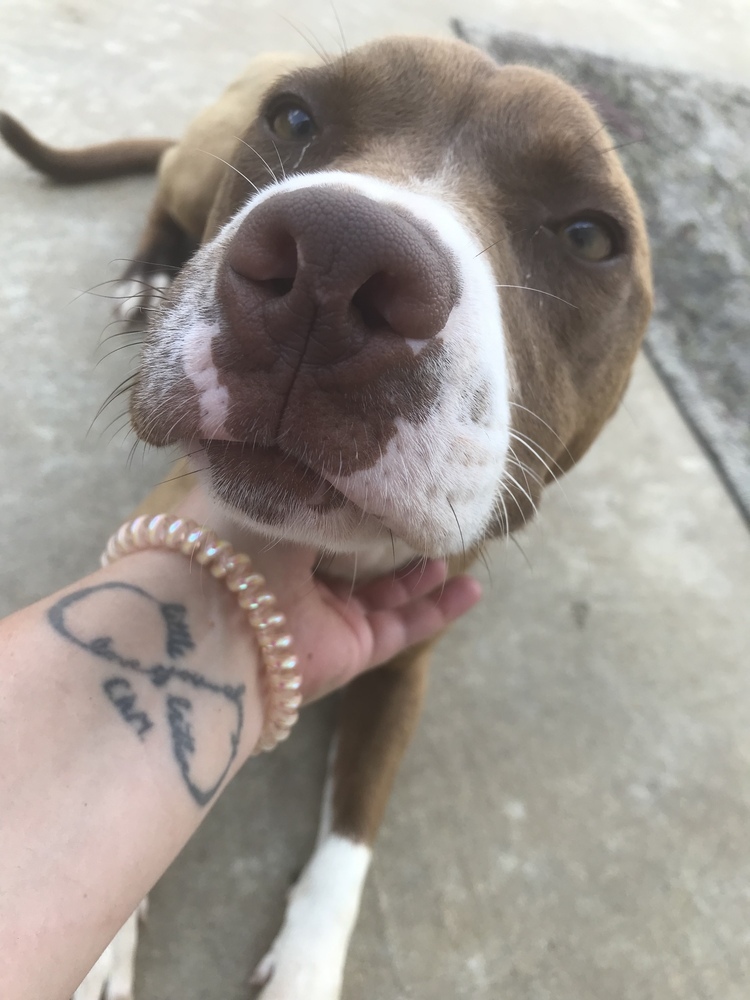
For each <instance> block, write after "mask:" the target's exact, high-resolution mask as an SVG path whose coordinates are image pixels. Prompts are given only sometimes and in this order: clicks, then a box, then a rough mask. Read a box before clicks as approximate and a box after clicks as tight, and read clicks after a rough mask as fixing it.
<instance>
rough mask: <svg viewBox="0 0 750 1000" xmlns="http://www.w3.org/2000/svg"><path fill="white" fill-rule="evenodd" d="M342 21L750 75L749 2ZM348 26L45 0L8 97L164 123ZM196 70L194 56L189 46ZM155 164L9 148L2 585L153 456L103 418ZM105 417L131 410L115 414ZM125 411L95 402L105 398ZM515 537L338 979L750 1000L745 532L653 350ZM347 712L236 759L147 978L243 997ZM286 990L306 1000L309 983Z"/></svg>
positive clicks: (148, 962) (173, 895) (83, 125)
mask: <svg viewBox="0 0 750 1000" xmlns="http://www.w3.org/2000/svg"><path fill="white" fill-rule="evenodd" d="M336 7H337V9H338V12H339V15H340V17H341V20H342V23H343V26H344V32H345V35H346V39H347V42H349V43H350V44H353V43H354V42H356V41H359V40H361V39H362V38H363V37H368V36H373V35H377V34H384V33H387V32H391V31H394V30H404V31H414V30H421V31H429V32H433V33H434V32H436V31H440V32H444V33H445V32H447V28H446V25H447V22H448V19H449V17H450V16H452V15H454V14H462V15H464V16H471V17H472V18H473V19H480V18H482V17H487V18H490V17H491V18H493V19H494V20H495V22H496V23H498V24H499V26H500V27H502V26H507V27H508V28H514V29H516V30H527V31H528V30H531V31H536V32H537V33H539V34H541V35H544V36H545V37H548V38H557V39H559V40H560V41H565V42H574V41H575V42H578V43H579V44H588V45H591V46H593V47H594V48H596V49H597V50H599V51H614V52H616V53H617V54H621V55H629V56H631V57H634V58H641V59H645V60H647V61H651V62H654V63H660V62H661V63H669V64H670V65H674V66H676V67H678V68H701V69H703V70H705V71H707V72H708V71H711V72H716V73H720V74H722V75H725V76H727V77H729V78H737V79H740V78H744V79H747V78H748V76H749V75H750V63H749V62H748V61H747V59H746V45H747V38H748V27H749V26H750V9H748V8H747V6H746V5H745V4H744V3H743V2H741V0H736V2H734V3H732V2H729V0H722V2H720V3H716V4H713V5H711V6H710V8H709V7H705V6H704V5H703V4H702V3H701V4H699V3H698V2H697V0H694V2H691V3H682V4H679V3H678V4H672V3H669V2H668V0H663V2H660V3H646V2H644V0H628V2H625V0H621V2H618V3H613V4H608V5H607V8H606V15H605V14H604V13H603V12H602V11H603V8H602V5H601V4H600V3H599V2H597V0H581V2H574V0H567V2H565V3H553V2H551V0H532V2H525V3H523V4H519V3H514V2H511V0H503V2H498V3H491V2H489V0H479V2H477V3H476V4H475V5H474V6H473V8H472V10H471V11H467V10H465V9H461V10H457V9H455V8H454V7H453V6H451V5H450V0H434V2H430V3H428V2H427V0H410V2H409V3H406V4H402V5H399V4H395V3H390V2H384V3H381V4H379V5H377V7H374V6H369V5H365V4H364V3H362V2H357V3H350V4H347V5H343V4H337V5H336ZM282 13H283V14H286V15H287V16H289V17H291V19H292V20H293V21H294V22H295V23H296V24H298V25H299V26H300V27H301V28H302V30H303V31H305V30H311V31H312V32H313V33H314V34H315V35H317V36H319V37H320V39H321V41H322V42H324V44H327V45H331V46H332V45H335V44H336V41H335V39H336V37H337V33H338V28H337V25H336V19H335V16H334V14H333V12H332V10H331V8H330V7H329V5H328V4H327V3H324V2H320V3H319V2H318V0H315V2H314V3H311V2H308V3H306V4H305V5H302V4H293V3H287V4H278V5H275V6H274V7H271V6H270V5H267V4H262V3H253V4H246V5H242V7H239V6H238V5H237V4H235V3H233V2H230V0H217V2H214V3H211V4H210V5H209V4H208V3H207V2H202V0H184V2H182V3H181V4H179V5H176V4H168V3H147V2H146V0H132V2H131V3H129V4H128V5H120V4H115V3H114V2H106V3H105V2H102V3H97V4H96V5H94V4H91V3H84V2H82V0H65V2H54V3H53V2H52V0H24V2H23V3H21V2H16V3H8V2H7V0H6V3H5V4H4V5H3V6H2V8H0V103H2V104H5V105H7V106H8V107H9V108H10V109H12V110H14V111H15V112H17V113H18V114H19V115H20V116H21V117H22V118H25V119H26V120H28V121H29V123H31V124H33V125H35V126H36V127H37V128H38V129H39V130H40V132H42V133H43V134H45V135H47V136H48V137H49V138H51V139H54V140H57V141H65V140H69V141H71V142H78V141H93V140H96V139H103V138H106V137H109V136H115V135H120V134H124V133H131V134H135V133H144V134H148V133H157V132H164V131H167V132H172V131H174V130H176V129H177V128H179V126H180V125H181V124H182V123H183V122H184V121H185V120H186V119H187V118H188V117H189V116H190V113H191V111H192V110H193V109H194V108H195V107H196V106H197V105H200V104H202V103H205V101H206V99H207V98H208V97H210V96H212V94H213V93H214V92H215V91H216V90H217V89H218V88H219V87H220V86H222V85H223V83H224V82H225V81H226V80H227V79H228V78H229V77H230V76H231V75H232V73H233V72H235V70H236V69H238V68H239V67H240V66H241V65H242V63H243V62H244V61H245V59H246V58H247V57H248V56H249V55H251V54H252V53H253V52H256V51H259V50H260V49H262V48H265V47H270V46H274V47H279V46H283V47H291V48H294V47H300V46H302V45H303V44H304V43H303V42H302V41H301V40H300V39H299V37H298V36H297V35H296V34H295V32H294V31H293V30H292V29H291V28H290V27H289V26H288V25H287V24H286V23H285V22H284V21H283V20H282V19H281V17H280V16H279V14H282ZM198 67H199V69H198ZM149 191H150V186H149V183H148V182H147V181H128V182H122V183H116V184H115V183H112V184H107V185H102V186H99V187H91V188H85V189H80V190H77V191H61V190H57V189H54V188H52V187H50V186H48V185H45V184H43V183H40V182H39V180H38V179H37V178H35V177H33V176H32V175H30V174H28V173H27V172H26V170H25V169H24V168H23V166H21V165H19V164H16V163H14V162H13V161H12V160H11V159H10V157H8V156H7V155H5V153H3V152H2V151H0V212H2V223H3V224H2V226H1V227H0V260H2V271H1V273H0V349H2V352H3V353H2V357H3V361H2V365H0V387H1V395H0V422H1V423H0V426H2V428H3V433H2V438H1V440H0V467H1V468H2V472H3V476H2V480H1V485H2V494H1V495H2V504H1V505H0V516H1V517H2V520H3V523H2V529H3V530H2V535H1V536H0V537H2V538H3V539H4V540H5V541H4V542H3V543H2V562H1V564H0V599H1V600H2V606H3V609H4V610H9V609H10V608H11V607H14V606H16V605H18V604H20V603H23V602H25V601H28V600H30V599H32V598H33V597H35V596H38V595H40V594H42V593H44V592H45V591H47V590H49V589H51V588H53V587H55V586H58V585H60V584H63V583H65V582H67V581H68V580H70V579H71V578H72V577H73V576H74V575H75V574H78V573H81V572H84V571H85V570H86V569H87V568H89V567H90V566H92V565H93V564H94V561H95V555H96V553H97V552H98V550H99V547H100V545H101V541H102V540H103V539H104V538H105V537H106V535H107V533H108V532H109V531H110V530H111V528H112V526H113V525H115V524H117V523H118V521H119V519H120V517H121V516H122V515H123V514H124V513H125V511H126V510H127V509H128V508H129V507H130V506H131V505H132V504H133V503H134V502H135V501H136V500H137V499H138V498H139V496H140V495H141V494H142V492H144V491H145V490H146V488H147V487H148V486H150V485H151V484H152V483H153V482H154V481H155V479H156V478H157V477H158V476H159V475H160V474H161V473H162V470H163V467H164V460H163V458H162V457H160V456H156V455H149V456H147V457H146V460H145V462H143V463H142V461H141V456H140V453H138V454H137V455H136V459H135V461H134V462H133V464H132V466H131V467H130V468H129V469H128V467H127V461H126V460H127V454H128V449H129V442H125V443H122V442H121V441H119V439H115V441H114V442H112V443H110V442H109V437H110V435H111V433H112V432H111V431H104V429H103V425H102V424H101V423H100V424H98V425H96V427H95V430H94V432H93V433H92V434H89V435H88V436H87V433H86V432H87V429H88V426H89V424H90V422H91V420H92V417H93V415H94V413H95V411H96V408H97V406H98V405H99V403H100V402H101V401H102V399H103V398H104V397H105V396H106V394H107V392H108V391H109V389H111V388H112V386H113V385H115V384H116V383H117V382H118V381H119V379H120V378H122V377H124V376H125V375H126V374H127V370H128V366H129V361H128V359H127V358H124V357H123V354H124V353H127V352H123V353H122V354H120V355H118V356H115V357H114V358H112V359H109V360H108V361H107V362H105V363H104V364H102V366H101V367H100V368H98V369H96V370H94V363H95V359H96V356H97V354H96V344H97V341H98V339H99V335H100V333H101V331H102V329H103V327H104V326H105V324H106V322H107V303H106V302H102V301H100V300H96V299H92V298H88V297H83V298H80V299H77V300H76V301H74V302H72V301H71V300H73V299H74V297H75V296H76V295H77V293H78V292H79V291H80V290H81V289H84V288H87V287H89V286H91V285H94V284H95V283H97V282H99V281H102V280H104V279H106V278H108V277H110V276H112V275H113V274H114V273H116V268H115V267H113V266H111V265H110V264H109V263H108V262H109V261H111V260H112V259H113V258H116V257H122V256H127V254H128V253H129V252H130V250H131V248H132V246H133V242H134V238H135V234H136V231H137V229H138V226H139V224H140V219H141V217H142V213H143V210H144V207H145V205H146V203H147V201H148V197H149ZM116 413H117V410H116V409H113V410H112V411H111V416H112V417H114V416H115V415H116ZM104 423H106V420H105V421H104ZM520 544H521V547H522V549H523V552H521V551H519V550H517V549H516V548H515V547H513V546H508V547H502V546H501V547H497V548H496V549H495V550H493V552H492V554H491V558H490V575H491V583H490V584H488V592H487V599H486V600H485V602H484V604H483V605H482V606H481V607H480V608H479V609H477V610H476V611H475V612H474V613H473V614H472V615H471V616H469V617H468V618H466V619H465V620H464V621H462V622H461V623H460V624H459V626H458V627H457V628H456V629H455V630H454V631H453V632H452V634H451V636H450V637H449V639H448V640H447V641H446V643H445V644H444V645H443V647H442V649H441V652H440V656H439V659H438V663H437V665H436V669H435V672H434V678H433V684H432V688H431V693H430V697H429V701H428V706H427V712H426V715H425V719H424V722H423V725H422V727H421V729H420V731H419V733H418V735H417V738H416V740H415V743H414V745H413V747H412V750H411V752H410V753H409V755H408V758H407V761H406V763H405V766H404V769H403V772H402V774H401V776H400V779H399V782H398V785H397V789H396V793H395V796H394V799H393V801H392V803H391V807H390V809H389V813H388V817H387V821H386V824H385V827H384V830H383V833H382V836H381V838H380V842H379V847H378V853H377V856H376V862H375V867H374V870H373V873H372V877H371V878H370V880H369V882H368V885H367V889H366V893H365V899H364V905H363V914H362V919H361V921H360V924H359V926H358V929H357V931H356V934H355V938H354V941H353V946H352V953H351V959H350V962H349V966H348V970H347V980H346V991H345V996H346V998H347V1000H363V998H365V997H366V998H368V1000H394V998H399V1000H401V998H409V997H415V998H416V997H419V998H425V1000H432V998H435V1000H438V998H441V1000H442V998H446V997H472V998H486V1000H490V998H492V1000H496V998H498V997H503V998H504V1000H527V998H528V1000H547V998H554V1000H588V998H591V1000H594V998H596V1000H601V998H603V997H607V998H609V997H617V998H618V1000H619V998H623V1000H651V998H654V1000H656V998H659V1000H678V998H679V1000H694V998H696V1000H697V998H711V1000H713V998H719V997H720V998H722V1000H741V998H742V1000H744V998H745V997H746V996H747V993H748V983H749V982H750V966H749V965H748V961H749V959H748V956H749V955H750V932H749V931H748V926H749V921H748V917H749V916H750V878H749V877H748V870H749V868H750V848H748V844H747V836H746V831H747V829H748V825H749V824H748V820H749V819H750V817H749V816H748V812H749V811H750V778H749V777H748V773H749V765H750V743H749V742H748V733H750V689H749V688H750V679H749V675H748V673H747V670H746V669H745V665H746V662H747V656H748V649H749V648H750V623H749V622H748V615H747V608H748V607H750V579H749V576H750V574H749V573H748V567H749V566H750V541H749V540H748V536H747V534H746V532H745V531H744V529H743V527H742V525H741V523H740V520H739V517H738V516H737V514H736V512H735V510H734V508H733V507H732V505H731V503H730V501H729V500H728V499H727V497H726V496H725V494H724V492H723V490H722V488H721V486H720V485H719V484H718V482H717V481H716V479H715V477H714V476H713V473H712V471H711V469H710V466H709V465H708V463H707V461H706V460H705V458H704V457H703V455H702V454H701V452H700V451H699V449H698V448H697V446H696V445H695V442H694V441H693V439H692V437H691V436H690V434H689V433H688V432H687V430H686V429H685V427H684V425H683V424H682V422H681V420H680V419H679V417H678V416H677V414H676V412H675V410H674V408H673V407H672V405H671V403H670V402H669V400H668V399H667V397H666V395H665V393H664V392H663V390H662V388H661V386H660V384H659V383H658V381H657V380H656V379H655V378H654V376H653V374H652V373H651V371H650V370H649V369H648V367H647V366H646V365H645V364H644V363H641V364H640V365H639V367H638V370H637V373H636V377H635V379H634V382H633V385H632V387H631V390H630V392H629V394H628V397H627V400H626V403H625V406H624V407H623V409H622V410H621V411H620V413H619V414H618V416H617V417H616V419H615V420H614V421H613V422H612V424H611V426H610V427H609V428H608V429H607V431H606V432H605V434H604V435H603V437H602V439H601V441H600V442H599V443H598V444H597V446H596V447H595V449H594V450H593V451H592V453H591V454H590V456H588V457H587V459H586V460H585V461H584V462H583V463H582V465H581V466H580V467H579V468H578V469H577V470H576V471H575V472H574V473H572V474H571V475H570V476H569V477H568V479H567V480H566V481H565V483H564V489H562V490H553V491H550V495H549V497H548V499H547V502H546V505H545V510H544V514H543V517H542V519H541V521H540V523H539V524H538V525H536V526H534V527H533V528H531V529H530V530H529V531H528V532H526V533H525V534H524V535H523V536H522V537H521V538H520ZM330 725H331V706H330V705H322V706H318V707H316V708H315V709H314V710H313V711H310V712H308V713H306V715H305V718H304V720H303V722H302V724H301V726H300V727H299V731H298V732H297V733H295V735H294V737H293V739H292V740H291V741H290V743H289V744H287V745H286V746H284V747H283V748H282V749H281V750H280V751H279V752H278V753H276V754H274V755H272V756H270V757H269V758H268V759H267V760H263V761H258V762H254V763H252V764H251V765H250V766H249V767H247V768H246V769H244V771H243V772H242V774H241V775H240V776H239V778H238V779H237V781H236V782H235V784H234V785H233V787H232V788H231V789H230V790H229V792H228V793H227V794H226V796H225V797H224V799H223V800H222V802H220V803H219V804H218V806H217V807H216V809H215V811H214V813H213V814H212V815H211V816H210V817H209V819H208V820H207V822H206V824H205V826H204V827H203V829H202V830H201V832H200V833H199V835H198V836H197V837H196V838H195V839H194V841H193V842H192V843H191V844H190V845H189V846H188V848H187V849H186V851H185V852H184V854H183V856H182V857H181V858H180V859H179V860H178V861H177V862H176V863H175V865H174V866H173V868H172V869H171V870H170V872H169V873H168V874H167V875H166V876H165V878H164V879H163V880H162V882H161V883H160V885H159V886H158V887H157V889H156V890H155V892H154V894H153V898H152V916H151V920H150V923H149V927H148V930H147V932H146V935H145V938H144V945H143V949H142V953H141V962H140V967H139V984H140V997H141V1000H167V998H170V1000H171V998H174V997H176V996H180V997H181V998H183V1000H203V998H206V1000H207V998H209V997H211V998H215V997H216V996H219V995H221V996H224V997H227V998H234V997H236V998H240V997H244V996H246V995H247V987H246V985H245V978H246V976H247V974H248V973H249V971H250V969H251V968H252V966H253V963H254V961H255V960H257V958H258V957H260V955H261V954H262V953H263V951H264V949H265V947H266V946H267V945H268V944H269V942H270V940H271V938H272V937H273V934H274V931H275V929H276V927H277V925H278V921H279V919H280V916H281V913H282V910H283V902H284V891H285V888H286V886H287V884H288V883H289V881H290V879H291V878H292V876H293V874H294V873H295V871H296V870H298V869H299V868H300V867H301V865H302V864H303V863H304V860H305V857H306V855H307V852H308V850H309V848H310V845H311V843H312V839H313V831H314V826H315V822H316V819H317V815H316V814H317V804H318V801H319V790H320V785H321V782H322V774H323V763H324V755H325V746H326V739H327V733H328V731H329V729H330ZM295 1000H296V998H295Z"/></svg>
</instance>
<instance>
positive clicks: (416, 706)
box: [253, 644, 431, 1000]
mask: <svg viewBox="0 0 750 1000" xmlns="http://www.w3.org/2000/svg"><path fill="white" fill-rule="evenodd" d="M430 646H431V644H425V645H423V646H420V647H415V648H414V649H411V650H407V651H406V652H405V653H403V654H402V655H401V656H399V657H396V659H394V660H393V661H392V662H391V663H389V664H388V665H387V666H385V667H381V668H380V669H378V670H374V671H372V672H371V673H368V674H364V675H363V676H361V677H359V678H358V679H357V680H355V681H354V682H353V683H352V684H351V685H350V686H349V687H348V688H347V690H346V691H345V692H344V695H343V698H342V703H341V718H340V722H339V727H338V732H337V735H336V738H335V742H334V745H333V749H332V753H331V763H330V769H329V776H328V782H327V787H326V794H325V798H324V802H323V811H322V817H321V824H320V831H319V835H318V842H317V845H316V847H315V850H314V852H313V855H312V857H311V858H310V860H309V862H308V863H307V865H306V867H305V869H304V871H303V872H302V875H301V876H300V878H299V880H298V881H297V883H296V885H295V886H294V887H293V889H292V890H291V893H290V896H289V903H288V906H287V911H286V916H285V918H284V923H283V926H282V928H281V931H280V932H279V934H278V936H277V938H276V940H275V941H274V943H273V945H272V946H271V949H270V950H269V952H268V954H267V955H266V956H265V958H264V959H263V960H262V961H261V963H260V964H259V966H258V968H257V970H256V972H255V974H254V976H253V982H254V983H256V984H262V983H266V986H265V989H264V990H263V991H262V993H261V994H260V997H259V1000H337V998H338V997H339V996H340V995H341V983H342V979H343V973H344V965H345V962H346V953H347V948H348V946H349V939H350V937H351V934H352V931H353V929H354V924H355V922H356V919H357V914H358V912H359V904H360V898H361V895H362V889H363V886H364V882H365V878H366V876H367V871H368V869H369V866H370V858H371V856H372V845H373V842H374V839H375V836H376V834H377V831H378V827H379V826H380V822H381V820H382V818H383V813H384V812H385V807H386V804H387V802H388V796H389V794H390V790H391V786H392V784H393V780H394V778H395V776H396V771H397V770H398V766H399V764H400V762H401V758H402V756H403V754H404V751H405V750H406V747H407V745H408V743H409V740H410V738H411V735H412V733H413V731H414V729H415V727H416V724H417V720H418V719H419V715H420V711H421V707H422V701H423V696H424V689H425V681H426V676H427V669H428V666H429V659H430Z"/></svg>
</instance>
